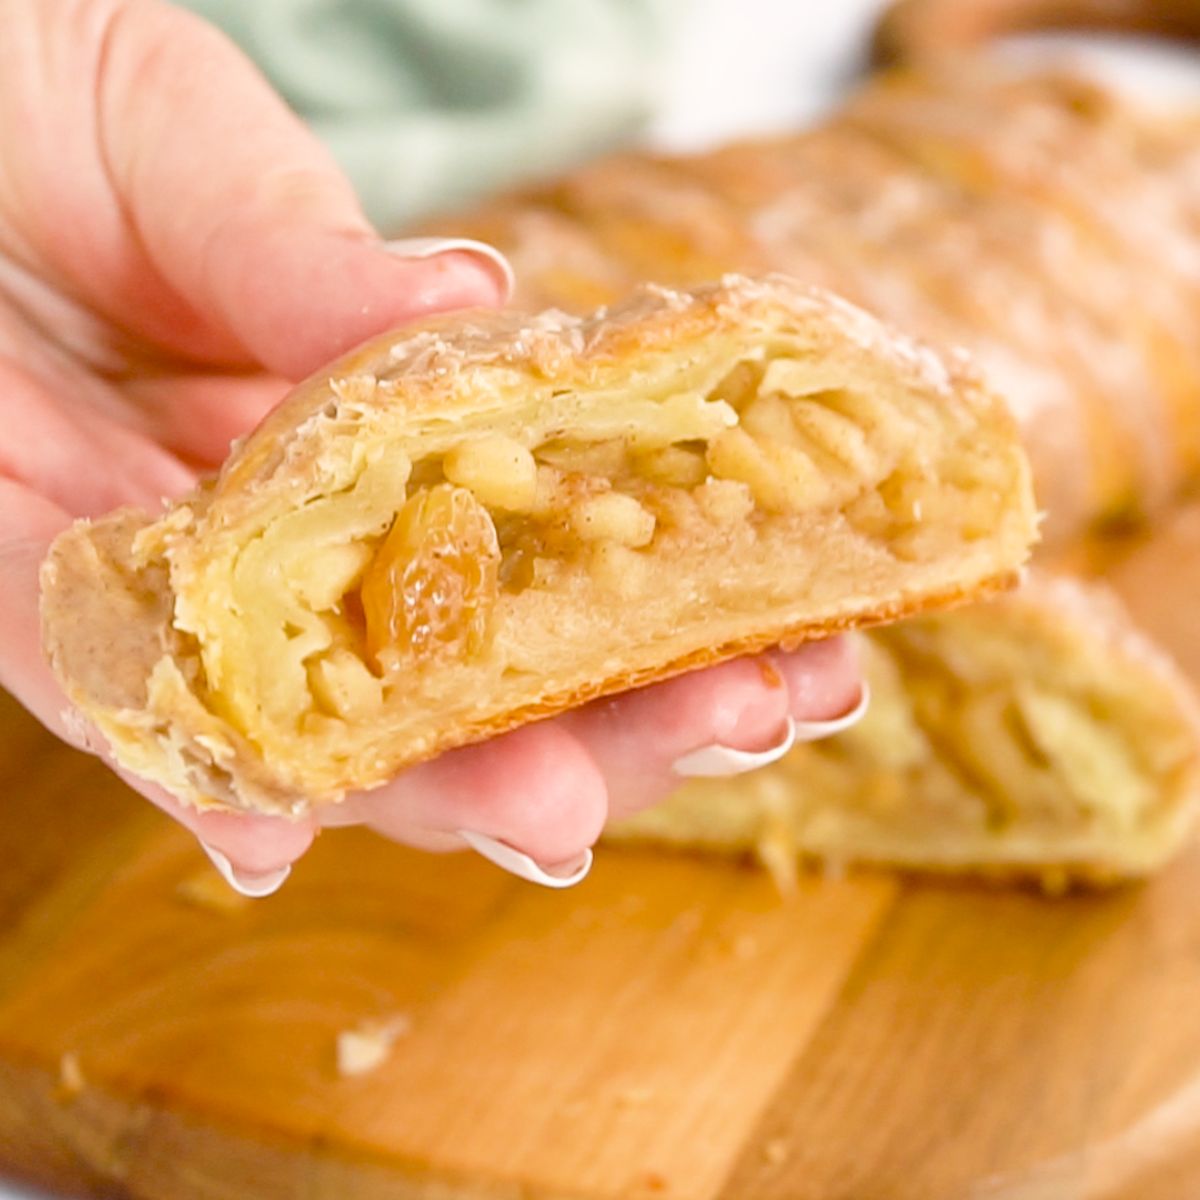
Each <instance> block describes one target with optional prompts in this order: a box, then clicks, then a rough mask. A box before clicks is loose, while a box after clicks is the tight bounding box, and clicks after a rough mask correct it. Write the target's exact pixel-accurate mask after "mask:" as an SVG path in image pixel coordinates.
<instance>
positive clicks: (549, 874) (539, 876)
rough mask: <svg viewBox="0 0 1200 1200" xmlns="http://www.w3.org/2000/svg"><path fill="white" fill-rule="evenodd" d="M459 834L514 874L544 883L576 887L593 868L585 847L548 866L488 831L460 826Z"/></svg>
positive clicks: (558, 886)
mask: <svg viewBox="0 0 1200 1200" xmlns="http://www.w3.org/2000/svg"><path fill="white" fill-rule="evenodd" d="M458 836H459V837H460V838H462V840H463V841H464V842H466V843H467V845H468V846H470V847H471V849H472V850H474V851H475V852H476V854H482V855H483V857H484V858H486V859H487V860H488V862H491V863H495V864H496V866H498V867H502V868H503V869H504V870H505V871H508V872H509V873H510V874H512V875H517V876H519V877H520V878H521V879H527V880H529V882H530V883H540V884H541V885H542V887H548V888H569V887H574V886H575V885H576V884H577V883H580V882H581V881H582V880H584V879H585V878H586V877H587V873H588V872H589V871H590V870H591V869H592V852H591V851H590V850H585V851H584V852H583V853H582V854H581V855H580V856H579V857H578V858H577V859H575V860H573V861H572V862H569V863H563V864H561V865H557V864H556V865H555V866H554V867H551V868H547V867H544V866H542V864H541V863H539V862H535V861H534V860H533V859H532V858H530V857H529V855H528V854H522V853H521V851H520V850H517V849H514V848H513V847H512V846H510V845H508V843H507V842H500V841H497V840H496V839H495V838H491V837H488V836H487V834H485V833H473V832H472V831H471V830H470V829H460V830H459V831H458Z"/></svg>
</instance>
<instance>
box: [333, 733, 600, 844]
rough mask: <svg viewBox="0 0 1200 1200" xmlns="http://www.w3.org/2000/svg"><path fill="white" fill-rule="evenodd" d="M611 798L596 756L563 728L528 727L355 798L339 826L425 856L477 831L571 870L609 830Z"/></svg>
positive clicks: (343, 811) (453, 753)
mask: <svg viewBox="0 0 1200 1200" xmlns="http://www.w3.org/2000/svg"><path fill="white" fill-rule="evenodd" d="M607 811H608V797H607V793H606V790H605V786H604V780H603V777H602V776H601V773H600V771H599V769H598V768H597V766H596V764H595V762H594V761H593V760H592V757H591V755H590V754H588V752H587V751H586V750H585V749H584V748H583V746H581V745H580V743H579V742H578V741H577V740H576V739H575V738H574V737H573V736H572V735H571V734H570V733H569V732H568V731H567V730H566V729H565V728H563V727H562V726H561V725H560V724H559V723H558V722H555V721H544V722H540V723H537V724H534V725H527V726H525V727H524V728H522V729H518V730H515V731H514V732H512V733H507V734H504V735H503V736H501V737H498V738H493V739H492V740H491V741H489V742H483V743H480V744H479V745H476V746H467V747H464V748H463V749H461V750H454V751H451V752H450V753H448V754H443V755H442V756H441V757H440V758H438V759H435V760H434V761H432V762H429V763H425V764H422V765H421V766H418V767H413V768H412V769H411V770H409V771H405V772H404V773H403V774H402V775H400V776H399V777H398V778H397V779H395V780H394V781H393V782H391V783H389V784H388V785H387V786H386V787H383V788H380V789H379V790H378V791H374V792H367V793H359V794H358V795H357V796H354V797H351V798H350V799H348V800H347V801H346V802H345V803H344V805H343V806H341V811H340V812H337V814H336V816H334V817H333V821H332V823H337V824H345V823H352V822H361V823H363V824H366V825H369V826H370V827H371V828H372V829H374V830H376V831H377V832H379V833H381V834H383V835H385V836H386V837H390V838H393V839H395V840H396V841H401V842H404V843H406V844H408V845H416V846H420V847H422V848H425V849H451V848H456V847H457V846H458V845H459V839H458V838H457V833H458V831H459V830H468V831H470V832H472V833H480V834H484V835H485V836H487V837H491V838H495V839H497V840H499V841H502V842H506V843H508V844H509V845H510V846H513V847H515V848H516V849H518V850H520V851H522V852H523V853H525V854H528V855H529V856H530V857H531V858H533V859H535V860H537V861H538V862H541V863H545V864H555V863H562V862H567V861H569V860H570V859H573V858H575V857H576V856H578V855H579V854H580V853H581V852H582V851H583V850H585V849H586V848H587V847H589V846H590V845H592V843H593V842H594V841H595V840H596V838H597V837H599V835H600V831H601V829H603V827H604V822H605V818H606V816H607Z"/></svg>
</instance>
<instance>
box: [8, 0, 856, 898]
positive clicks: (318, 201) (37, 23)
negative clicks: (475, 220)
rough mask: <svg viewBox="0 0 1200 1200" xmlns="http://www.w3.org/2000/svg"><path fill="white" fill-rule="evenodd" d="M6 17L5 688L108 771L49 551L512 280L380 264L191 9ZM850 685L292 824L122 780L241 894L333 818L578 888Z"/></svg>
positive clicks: (767, 687) (117, 2) (735, 681)
mask: <svg viewBox="0 0 1200 1200" xmlns="http://www.w3.org/2000/svg"><path fill="white" fill-rule="evenodd" d="M0 21H2V22H3V25H4V28H5V37H4V39H3V40H2V41H0V130H3V131H4V132H5V138H4V143H5V147H6V151H5V154H4V156H3V157H2V158H0V413H3V417H4V421H5V432H6V436H5V437H4V438H3V439H0V612H2V613H3V614H4V620H3V623H2V624H0V683H2V684H3V685H4V686H5V687H7V688H8V689H9V690H10V691H12V692H13V693H14V694H15V695H16V696H17V698H18V699H19V700H20V701H21V702H22V703H23V704H25V705H26V706H27V707H28V708H29V709H30V710H31V711H32V712H33V713H35V714H36V715H37V716H38V717H39V718H40V719H41V720H42V721H43V722H44V723H45V724H46V725H47V726H48V727H49V728H50V729H51V730H53V731H54V732H55V733H57V734H58V735H59V736H61V737H63V738H64V739H65V740H67V741H69V742H72V743H73V744H75V745H81V746H83V747H84V748H87V749H90V750H93V751H95V752H97V753H99V754H101V755H102V756H105V757H106V751H105V749H104V747H103V745H102V744H101V742H100V739H99V738H98V735H96V734H95V733H94V731H91V732H90V733H85V732H83V726H82V725H81V723H80V722H79V721H78V719H77V717H75V716H73V715H72V714H71V712H70V709H69V705H68V704H67V702H66V700H65V698H64V697H63V695H62V693H61V691H60V690H59V688H58V687H57V685H56V683H55V681H54V679H53V677H52V675H51V673H50V671H49V669H48V668H47V667H46V665H45V664H44V662H43V660H42V656H41V652H40V648H39V634H38V614H37V596H38V588H37V570H38V565H39V563H40V561H41V558H42V556H43V555H44V553H45V551H46V548H47V546H48V544H49V542H50V541H51V540H52V539H53V537H54V536H55V535H56V534H57V533H58V532H59V530H61V529H62V528H63V527H64V526H65V525H66V524H68V523H69V521H70V520H72V519H73V518H75V517H79V516H91V515H96V514H99V513H101V512H104V511H107V510H108V509H111V508H113V507H115V506H117V505H120V504H135V505H139V506H142V507H148V508H153V507H155V506H157V504H158V503H159V500H160V499H161V497H163V496H164V495H168V496H169V495H175V494H178V493H180V492H182V491H185V490H187V489H188V488H189V487H191V486H192V484H193V482H194V480H195V478H196V475H197V473H200V472H203V471H206V470H208V469H211V468H212V467H214V466H216V465H217V464H218V463H219V462H220V461H221V459H222V458H223V457H224V456H225V454H226V452H227V450H228V445H229V441H230V439H231V438H233V437H235V436H237V435H239V434H241V433H244V432H245V431H246V430H247V429H249V428H250V427H251V426H253V425H254V424H255V422H257V420H258V419H259V418H260V417H261V416H262V415H263V414H264V413H265V412H266V411H267V410H268V409H269V408H270V407H271V406H272V405H273V404H274V403H275V402H276V401H277V400H278V399H279V397H280V396H281V395H282V394H283V393H284V391H286V389H287V387H288V382H289V381H293V380H296V379H299V378H301V377H303V376H304V375H306V374H308V373H309V372H310V371H312V370H315V369H316V368H318V367H319V366H320V365H321V364H322V363H323V362H325V361H327V360H329V359H331V358H333V357H334V356H336V355H337V354H339V353H340V352H342V351H344V350H346V349H348V348H349V347H350V346H352V345H353V344H355V343H357V342H359V341H361V340H363V339H364V338H366V337H368V336H370V335H372V334H375V333H378V332H380V331H382V330H384V329H387V328H390V327H392V326H396V325H399V324H402V323H404V322H405V321H408V320H411V319H414V318H417V317H420V316H423V315H426V314H430V313H434V312H438V311H443V310H448V309H453V308H458V307H463V306H468V305H488V304H496V303H500V302H502V301H503V299H504V296H505V291H506V286H507V280H506V277H505V273H504V272H505V268H504V267H503V265H502V264H503V260H502V259H500V260H498V256H497V257H492V256H489V254H488V253H486V249H484V250H480V249H475V250H471V249H466V250H462V249H459V250H449V251H446V252H444V253H439V254H435V255H433V256H429V257H420V258H413V257H401V256H400V255H399V253H397V252H393V250H391V249H389V247H388V246H387V245H385V244H384V243H383V242H381V241H380V240H379V239H378V237H377V235H376V234H375V233H374V231H373V230H371V229H370V227H369V226H368V225H367V223H366V221H365V219H364V218H363V216H362V215H361V213H360V211H359V208H358V205H357V203H356V201H355V199H354V196H353V193H352V190H351V188H350V185H349V184H348V182H347V181H346V180H345V178H344V177H343V176H342V175H341V174H340V173H339V171H338V170H337V168H336V167H335V166H334V164H333V163H332V161H331V160H330V158H329V157H328V155H327V154H326V153H325V151H324V150H323V149H322V148H321V146H320V145H319V143H317V142H316V141H315V140H314V139H313V138H312V136H311V135H310V134H309V132H308V131H307V130H306V129H305V128H304V127H303V126H302V125H301V124H300V122H299V121H298V120H297V119H296V118H295V117H294V116H293V115H292V114H290V113H289V112H288V111H287V109H286V108H285V107H284V106H283V104H282V102H281V101H280V100H279V99H278V97H276V96H275V95H274V94H273V93H272V92H271V90H270V89H269V87H268V86H267V85H266V83H265V82H264V81H263V80H262V79H261V77H260V76H259V75H258V74H257V73H256V72H255V70H254V68H253V67H252V66H251V65H250V64H249V63H248V62H247V61H246V60H245V59H244V58H243V57H242V56H241V55H240V53H239V52H238V51H237V50H236V49H235V48H234V47H233V46H232V45H231V44H230V43H228V42H227V41H226V40H225V39H224V38H223V37H222V36H221V35H220V34H218V33H217V32H216V31H215V30H213V29H211V28H209V27H208V26H206V25H205V24H204V23H203V22H201V21H199V20H197V19H196V18H194V17H192V16H191V15H190V14H187V13H185V12H182V11H179V10H176V9H173V8H171V7H169V6H168V5H166V4H163V3H159V2H158V0H124V2H122V0H38V2H36V3H35V2H34V0H0ZM396 245H397V246H398V247H399V249H400V250H403V247H404V244H403V243H399V244H396ZM427 251H428V247H424V248H422V250H421V252H422V253H423V254H424V253H427ZM859 691H860V682H859V678H858V671H857V666H856V663H855V661H854V656H853V653H852V651H851V649H850V648H849V647H848V645H847V644H846V643H845V642H843V641H832V642H828V643H824V644H820V645H815V646H812V647H809V648H806V649H804V650H802V651H800V652H798V653H795V654H783V653H775V654H772V655H769V656H764V657H763V658H761V659H758V660H740V661H736V662H730V663H725V664H723V665H722V666H719V667H716V668H713V669H710V670H706V671H703V672H697V673H695V674H692V675H688V676H684V677H682V678H680V679H676V680H672V681H670V682H667V683H664V684H660V685H656V686H655V687H651V688H646V689H643V690H641V691H638V692H632V693H628V694H626V695H624V696H621V697H617V698H614V699H610V700H605V701H602V702H599V703H597V704H593V705H590V706H587V707H585V708H583V709H580V710H578V711H576V712H573V713H570V714H567V715H565V716H563V717H560V718H558V719H556V720H553V721H546V722H542V723H539V724H535V725H530V726H527V727H525V728H524V729H520V730H517V731H516V732H514V733H510V734H507V735H505V736H503V737H500V738H496V739H494V740H493V741H491V742H488V743H484V744H481V745H478V746H472V747H468V748H465V749H463V750H458V751H454V752H452V753H450V754H446V755H444V756H442V757H441V758H439V759H437V760H435V761H433V762H430V763H428V764H425V765H422V766H419V767H416V768H414V769H412V770H409V771H407V772H405V773H404V774H403V775H402V776H400V777H399V778H397V779H396V780H394V781H393V782H392V783H390V784H389V785H387V786H386V787H383V788H381V789H379V790H377V791H374V792H371V793H369V794H360V795H356V796H352V797H350V798H348V799H347V801H346V802H345V803H344V804H342V805H340V806H337V807H336V808H332V809H329V810H326V811H324V812H321V813H317V814H314V815H311V816H309V817H307V818H305V819H302V820H298V821H290V820H285V819H283V818H276V817H261V816H248V815H238V814H227V813H218V812H207V813H200V812H196V811H194V810H192V809H190V808H186V807H184V806H183V805H181V804H179V803H178V802H177V801H175V800H174V799H173V798H172V797H170V796H168V795H167V794H166V793H165V792H163V791H162V790H161V789H159V788H156V787H154V786H153V785H150V784H147V783H146V782H144V781H140V780H137V779H134V778H132V777H129V776H126V778H127V779H128V781H129V782H130V783H131V784H132V785H133V786H134V787H135V788H137V790H138V791H140V792H142V793H143V794H144V795H145V796H147V797H148V798H149V799H151V800H152V801H153V802H154V803H155V804H157V805H159V807H161V808H163V809H164V810H165V811H167V812H168V813H170V814H171V815H172V816H174V817H175V818H176V819H177V820H179V821H180V822H182V823H183V824H184V825H185V826H187V827H188V828H189V829H190V830H192V831H193V832H194V833H195V834H196V836H197V837H198V838H199V839H200V840H201V842H202V843H203V844H204V845H205V846H206V848H207V850H208V851H209V853H210V856H211V857H213V860H214V862H216V863H217V865H218V866H219V867H220V868H221V870H222V872H223V873H224V874H225V875H226V877H227V878H229V879H230V881H231V882H232V883H233V884H234V885H235V886H237V887H239V888H240V889H241V890H243V891H245V892H247V893H248V894H266V893H267V892H269V891H272V890H274V889H275V888H276V887H278V886H279V884H280V883H281V882H282V881H283V878H284V877H285V876H286V873H287V870H288V869H289V867H290V864H291V863H292V862H294V861H295V860H296V859H297V858H299V857H300V856H301V855H302V854H303V853H304V851H305V850H306V849H307V847H308V845H309V844H310V842H311V840H312V838H313V836H314V834H315V832H316V829H317V828H318V826H319V825H320V824H329V825H334V824H338V825H341V824H347V823H361V824H365V825H367V826H370V827H371V828H373V829H375V830H377V831H378V832H380V833H382V834H384V835H386V836H388V837H392V838H395V839H397V840H399V841H403V842H407V843H409V844H412V845H417V846H422V847H425V848H428V849H432V850H442V849H453V848H462V847H463V845H464V842H463V840H462V837H461V836H460V831H464V830H465V831H468V833H469V834H471V835H478V836H476V837H474V838H473V839H472V840H473V841H474V842H475V843H476V844H477V845H479V846H482V848H483V849H484V851H485V852H488V853H493V852H494V847H495V845H496V844H497V843H500V844H502V845H506V846H511V847H515V848H517V849H518V850H520V851H522V852H523V853H524V854H525V855H528V856H529V858H530V859H531V860H534V861H536V862H538V863H546V864H564V867H563V870H564V871H568V872H569V871H570V870H571V868H572V865H573V863H574V862H575V861H577V860H578V859H579V857H580V856H581V854H582V852H583V851H584V850H585V849H586V848H587V847H588V846H590V845H591V843H592V842H593V841H594V840H595V838H596V837H597V836H598V835H599V832H600V830H601V828H602V826H603V824H604V822H605V820H606V819H607V818H608V817H609V816H611V815H619V814H622V813H626V812H629V811H632V810H634V809H636V808H639V807H642V806H644V805H646V804H650V803H653V802H655V801H656V800H658V799H660V798H662V797H663V796H664V795H666V794H667V793H668V792H669V791H670V790H671V789H672V787H673V786H675V785H676V784H677V783H678V781H679V775H678V774H677V773H676V772H675V771H674V770H673V768H672V764H673V763H675V762H676V760H677V759H679V758H680V757H681V756H684V755H687V754H689V753H690V752H691V751H694V750H696V749H697V748H698V747H701V746H705V745H709V744H714V743H719V744H722V745H724V746H727V747H732V748H741V749H754V748H756V747H761V746H769V745H771V744H772V743H773V742H777V741H778V738H779V733H780V730H781V729H782V728H783V727H784V726H785V725H786V724H787V721H788V718H789V717H791V718H793V719H796V720H799V721H805V722H810V721H820V720H822V719H824V718H827V717H830V716H834V715H836V714H839V713H844V712H846V711H847V710H848V709H852V708H853V707H854V706H855V703H856V701H857V698H858V696H859ZM479 837H482V839H483V840H482V841H479ZM489 847H491V848H492V849H489ZM551 870H552V873H558V872H557V870H556V869H555V868H553V867H552V868H551Z"/></svg>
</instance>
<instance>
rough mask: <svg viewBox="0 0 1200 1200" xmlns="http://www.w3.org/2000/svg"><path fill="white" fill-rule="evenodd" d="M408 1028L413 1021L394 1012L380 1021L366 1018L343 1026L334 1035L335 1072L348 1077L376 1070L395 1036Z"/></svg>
mask: <svg viewBox="0 0 1200 1200" xmlns="http://www.w3.org/2000/svg"><path fill="white" fill-rule="evenodd" d="M411 1028H412V1021H411V1020H410V1019H409V1018H408V1017H406V1016H404V1015H403V1014H402V1013H397V1014H396V1015H395V1016H393V1017H388V1018H387V1019H386V1020H383V1021H366V1022H364V1023H363V1024H362V1025H359V1026H358V1027H357V1028H355V1029H343V1030H342V1032H341V1033H339V1034H338V1035H337V1048H336V1049H337V1073H338V1074H339V1075H340V1076H342V1077H343V1078H344V1079H349V1078H352V1077H355V1076H359V1075H368V1074H370V1073H371V1072H372V1071H375V1070H377V1069H378V1068H379V1067H381V1066H382V1065H383V1064H384V1063H385V1062H386V1061H387V1057H388V1055H389V1054H390V1053H391V1052H392V1046H393V1045H395V1043H396V1039H397V1038H401V1037H403V1036H404V1035H405V1034H406V1033H408V1032H409V1030H410V1029H411Z"/></svg>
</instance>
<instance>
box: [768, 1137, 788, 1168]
mask: <svg viewBox="0 0 1200 1200" xmlns="http://www.w3.org/2000/svg"><path fill="white" fill-rule="evenodd" d="M787 1156H788V1148H787V1142H785V1141H784V1140H783V1138H772V1139H771V1140H770V1141H769V1142H768V1143H767V1144H766V1145H765V1146H764V1147H763V1158H764V1159H766V1161H767V1162H769V1163H770V1164H771V1166H773V1167H778V1166H780V1165H781V1164H782V1163H784V1162H786V1161H787Z"/></svg>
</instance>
